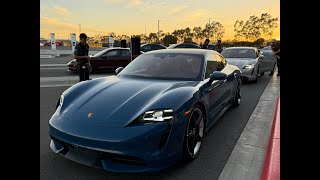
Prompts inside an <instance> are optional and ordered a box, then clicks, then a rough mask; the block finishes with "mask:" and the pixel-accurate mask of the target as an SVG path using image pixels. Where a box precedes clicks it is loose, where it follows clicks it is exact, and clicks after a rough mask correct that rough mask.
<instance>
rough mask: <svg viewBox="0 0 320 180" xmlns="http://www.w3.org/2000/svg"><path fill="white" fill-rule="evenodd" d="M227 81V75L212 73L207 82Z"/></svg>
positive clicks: (218, 72) (217, 72)
mask: <svg viewBox="0 0 320 180" xmlns="http://www.w3.org/2000/svg"><path fill="white" fill-rule="evenodd" d="M225 79H227V74H226V73H223V72H220V71H214V72H213V73H211V74H210V80H209V82H212V81H214V80H225Z"/></svg>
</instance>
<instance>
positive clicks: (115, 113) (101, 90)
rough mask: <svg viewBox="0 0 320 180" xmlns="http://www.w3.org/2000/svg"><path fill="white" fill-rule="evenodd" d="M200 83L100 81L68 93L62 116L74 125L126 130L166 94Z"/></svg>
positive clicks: (91, 82) (62, 108)
mask: <svg viewBox="0 0 320 180" xmlns="http://www.w3.org/2000/svg"><path fill="white" fill-rule="evenodd" d="M197 84H198V83H197V82H193V81H164V80H156V81H155V80H153V81H150V80H146V79H131V78H120V77H117V76H111V77H106V78H97V79H94V80H91V81H89V82H86V84H84V85H83V86H82V87H79V88H77V87H71V88H74V89H70V90H67V91H66V92H65V93H64V103H63V105H62V107H61V111H60V115H61V116H62V117H64V118H65V119H68V120H69V121H75V123H89V124H94V125H99V126H105V127H123V126H125V125H127V124H129V123H130V122H131V121H133V120H134V119H136V118H137V117H138V116H140V115H141V114H143V113H144V112H145V111H148V110H151V109H150V108H151V107H153V108H154V106H150V105H152V104H154V103H156V102H157V101H158V100H159V99H161V98H162V96H164V95H165V94H166V93H169V92H172V91H174V90H177V89H179V88H183V87H195V86H196V85H197ZM78 90H80V91H81V92H79V91H78ZM162 100H163V99H162ZM165 101H166V99H165ZM168 101H169V100H168ZM162 102H163V101H162ZM161 106H162V105H161V103H160V105H159V103H158V104H157V108H159V109H161V108H172V107H161ZM164 106H167V105H164Z"/></svg>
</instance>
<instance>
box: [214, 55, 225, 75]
mask: <svg viewBox="0 0 320 180" xmlns="http://www.w3.org/2000/svg"><path fill="white" fill-rule="evenodd" d="M216 59H217V62H218V67H217V71H222V70H223V69H224V67H225V64H224V62H223V59H222V57H221V56H220V55H218V54H216Z"/></svg>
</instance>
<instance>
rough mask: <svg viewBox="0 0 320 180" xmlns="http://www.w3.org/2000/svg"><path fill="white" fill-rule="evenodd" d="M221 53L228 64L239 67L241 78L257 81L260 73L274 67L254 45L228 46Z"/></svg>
mask: <svg viewBox="0 0 320 180" xmlns="http://www.w3.org/2000/svg"><path fill="white" fill-rule="evenodd" d="M221 54H222V56H223V57H225V58H226V60H227V62H228V63H229V64H232V65H235V66H237V67H239V68H240V69H241V71H242V77H243V80H247V81H253V82H257V80H258V76H259V75H260V74H263V73H264V72H267V71H273V68H274V65H273V66H272V65H271V64H269V62H268V59H265V57H264V55H262V54H260V53H259V51H258V49H257V48H255V47H230V48H226V49H224V50H223V51H222V52H221ZM271 69H272V70H271Z"/></svg>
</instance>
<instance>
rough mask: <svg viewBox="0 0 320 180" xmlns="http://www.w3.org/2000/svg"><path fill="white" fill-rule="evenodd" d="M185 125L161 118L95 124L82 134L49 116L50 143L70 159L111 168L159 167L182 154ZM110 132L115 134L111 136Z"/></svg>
mask: <svg viewBox="0 0 320 180" xmlns="http://www.w3.org/2000/svg"><path fill="white" fill-rule="evenodd" d="M181 122H182V121H180V123H181ZM183 127H184V126H181V125H179V126H176V125H175V124H174V123H172V124H171V125H170V123H169V122H166V123H162V122H160V123H154V124H151V125H142V126H135V127H124V128H96V129H92V132H86V133H84V134H85V135H81V134H80V133H75V132H76V131H74V132H70V133H67V132H65V131H64V130H61V129H59V127H58V126H56V124H54V123H51V120H50V123H49V134H50V137H51V143H50V147H51V149H52V150H53V151H54V152H55V153H58V154H60V155H62V156H64V157H65V158H67V159H70V160H73V161H75V162H78V163H81V164H84V165H87V166H92V167H96V168H102V169H105V170H108V171H114V172H152V171H160V170H162V169H165V168H167V167H170V166H171V165H173V164H175V163H176V162H177V161H179V160H180V159H181V158H182V145H183V134H184V130H183V129H184V128H183ZM88 128H90V127H88ZM97 134H99V136H97ZM111 134H113V138H110V135H111ZM104 137H105V138H104Z"/></svg>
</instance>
